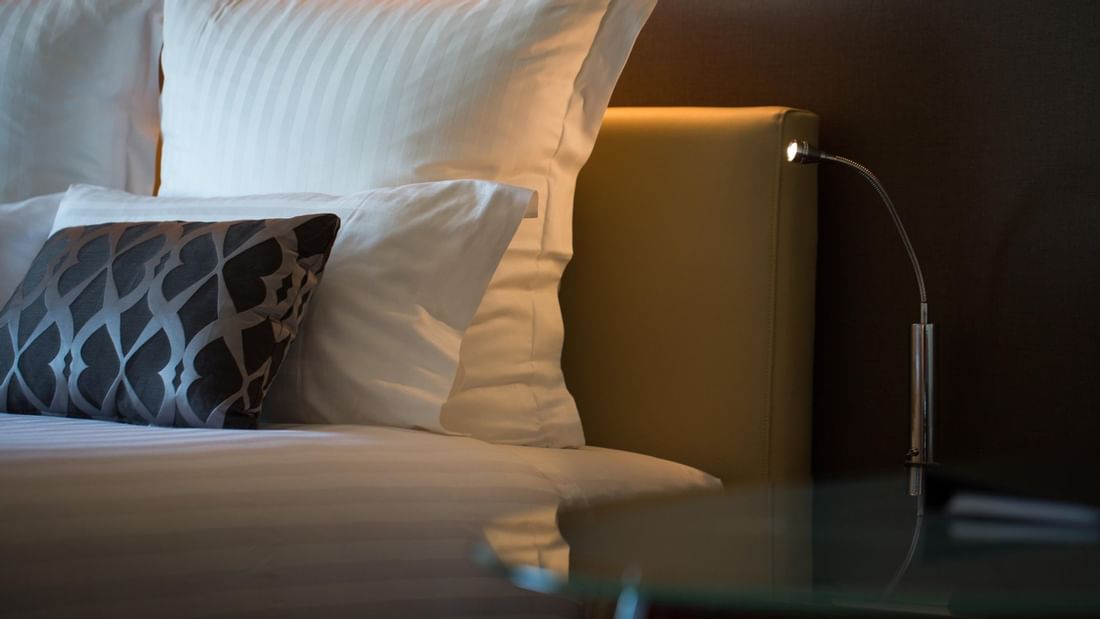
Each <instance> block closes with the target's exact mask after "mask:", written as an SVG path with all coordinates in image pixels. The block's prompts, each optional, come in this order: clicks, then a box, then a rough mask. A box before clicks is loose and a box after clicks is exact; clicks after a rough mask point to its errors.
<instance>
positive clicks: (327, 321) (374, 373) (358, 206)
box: [53, 181, 535, 432]
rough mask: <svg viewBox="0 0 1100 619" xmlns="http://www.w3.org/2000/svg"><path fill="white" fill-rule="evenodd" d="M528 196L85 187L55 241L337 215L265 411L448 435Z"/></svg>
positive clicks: (64, 207)
mask: <svg viewBox="0 0 1100 619" xmlns="http://www.w3.org/2000/svg"><path fill="white" fill-rule="evenodd" d="M534 201H535V196H534V194H533V193H532V192H531V191H530V190H527V189H521V188H518V187H511V186H507V185H500V184H497V183H490V182H485V181H450V182H439V183H424V184H418V185H409V186H404V187H397V188H392V189H378V190H373V191H366V192H362V193H358V194H353V195H350V196H345V197H332V196H325V195H318V194H298V195H266V196H247V197H237V198H205V199H201V198H163V197H162V198H148V197H139V196H133V195H130V194H127V193H124V192H120V191H111V190H107V189H100V188H96V187H88V186H77V187H73V188H72V189H70V190H69V191H68V193H66V194H65V197H64V198H63V199H62V201H61V208H60V209H59V210H58V213H57V218H56V219H55V221H54V226H53V228H54V231H56V230H60V229H61V228H67V227H71V226H79V225H89V224H96V223H107V222H133V221H172V220H181V221H228V220H234V219H266V218H276V217H294V216H298V215H306V214H313V213H335V214H336V215H339V216H340V219H341V229H340V234H339V235H338V236H337V239H336V244H335V245H334V246H333V248H332V254H331V257H330V258H329V261H328V265H327V266H326V267H325V275H324V281H323V282H322V283H321V285H320V286H319V287H318V288H317V292H316V293H315V295H314V297H313V300H312V302H311V306H310V308H309V311H308V312H307V313H306V318H305V321H304V322H303V325H302V330H301V333H300V335H299V337H298V340H297V341H296V342H295V344H294V346H293V348H292V349H291V352H290V355H289V356H288V357H287V360H286V362H285V363H284V365H283V368H282V369H281V370H280V372H279V377H278V378H277V379H276V381H275V382H274V383H273V385H272V389H271V391H270V392H269V395H268V397H267V400H266V401H265V404H264V418H265V419H267V420H269V421H284V422H296V423H377V424H386V425H395V426H402V427H415V428H423V429H428V430H433V431H437V432H442V431H444V429H443V427H442V426H441V424H440V419H439V418H440V407H441V406H442V405H443V402H444V400H445V399H446V397H447V394H448V392H449V390H450V388H451V384H452V383H453V381H454V375H455V369H456V368H457V366H458V351H459V346H460V344H461V341H462V334H463V332H464V331H465V330H466V327H467V325H469V323H470V320H471V319H472V318H473V316H474V312H475V311H476V309H477V306H478V303H479V302H480V300H481V297H482V294H483V293H484V291H485V287H486V286H487V285H488V283H489V279H490V278H491V277H492V274H493V271H494V270H495V269H496V266H497V263H498V262H499V261H500V257H501V255H502V254H503V253H504V249H505V247H507V245H508V242H509V241H510V240H511V238H512V236H513V235H514V234H515V231H516V228H517V226H518V225H519V222H520V220H521V218H523V217H524V215H525V213H526V212H527V211H528V210H533V207H534Z"/></svg>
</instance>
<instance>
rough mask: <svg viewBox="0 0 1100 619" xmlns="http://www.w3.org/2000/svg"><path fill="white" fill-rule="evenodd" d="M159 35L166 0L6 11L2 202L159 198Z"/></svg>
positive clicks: (0, 59)
mask: <svg viewBox="0 0 1100 619" xmlns="http://www.w3.org/2000/svg"><path fill="white" fill-rule="evenodd" d="M160 35H161V0H5V1H4V2H0V202H16V201H19V200H25V199H27V198H30V197H32V196H38V195H42V194H47V193H54V192H59V191H65V189H66V188H68V186H69V185H71V184H73V183H94V184H97V185H105V186H108V187H115V188H119V189H127V190H129V191H132V192H135V193H143V194H150V193H152V191H153V180H154V177H155V167H156V149H157V133H158V131H159V126H158V116H159V114H158V110H157V95H158V89H159V76H158V66H159V65H158V63H157V59H158V58H159V56H160V45H161V41H160Z"/></svg>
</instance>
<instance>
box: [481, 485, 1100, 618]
mask: <svg viewBox="0 0 1100 619" xmlns="http://www.w3.org/2000/svg"><path fill="white" fill-rule="evenodd" d="M989 498H990V497H989V496H985V495H982V494H980V493H978V494H974V493H956V494H955V495H954V498H953V499H952V500H951V501H950V503H945V504H944V505H942V506H940V507H937V508H933V507H931V506H929V507H927V509H924V510H923V511H924V513H923V514H920V515H918V509H917V507H918V504H917V500H916V499H914V498H911V497H909V496H907V494H906V483H905V481H904V480H903V479H901V478H898V479H877V480H866V481H856V482H847V483H823V484H817V485H803V486H757V487H744V488H735V489H730V490H726V491H707V492H694V493H689V494H679V495H669V496H653V497H646V498H640V499H635V500H628V501H620V502H614V503H607V504H602V505H593V506H585V507H561V508H554V507H547V508H543V509H538V510H532V511H529V512H526V513H521V514H514V515H512V516H508V517H505V518H501V519H499V520H497V521H495V522H493V523H491V524H490V525H489V526H487V527H486V528H485V529H484V532H483V533H484V535H483V539H482V540H481V542H480V543H479V544H478V545H477V548H476V551H475V554H476V557H477V559H478V560H479V561H480V562H482V563H483V564H485V565H487V566H490V567H491V568H493V569H496V570H499V571H501V572H502V573H503V574H505V575H507V576H508V577H509V578H510V579H511V580H512V581H513V582H515V583H516V584H518V585H519V586H521V587H524V588H527V589H532V590H536V591H544V592H568V593H573V594H578V595H582V596H591V597H597V598H610V599H615V598H619V599H620V602H622V599H623V598H624V597H625V598H630V599H631V600H634V601H638V600H640V601H642V602H643V603H663V604H672V605H687V606H698V607H717V608H736V609H741V610H814V611H821V610H829V609H832V610H833V611H834V612H844V613H852V612H858V611H861V610H863V611H867V612H903V613H911V614H927V615H940V616H945V615H946V616H952V615H957V616H967V615H971V614H980V615H988V614H999V613H1012V614H1019V613H1029V612H1031V613H1042V614H1043V615H1050V614H1054V613H1071V614H1077V613H1100V521H1097V519H1098V518H1100V510H1095V509H1093V508H1088V507H1083V506H1082V507H1077V508H1076V509H1077V511H1073V508H1071V507H1070V506H1059V505H1058V504H1045V503H1040V502H1028V501H1013V500H1006V501H1001V502H999V503H998V502H997V501H996V500H994V501H993V502H992V503H991V502H990V501H989V500H988V499H989ZM994 498H995V497H994ZM960 499H961V502H960ZM967 501H969V502H967ZM983 501H984V502H983ZM930 505H931V504H930ZM1063 507H1065V509H1062V508H1063ZM960 508H961V509H960Z"/></svg>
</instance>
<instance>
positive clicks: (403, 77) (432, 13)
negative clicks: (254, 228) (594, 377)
mask: <svg viewBox="0 0 1100 619" xmlns="http://www.w3.org/2000/svg"><path fill="white" fill-rule="evenodd" d="M655 3H656V0H449V1H447V2H437V1H426V0H404V1H390V2H363V1H361V0H332V1H329V2H314V1H310V0H281V1H272V0H238V1H233V2H230V1H229V0H167V3H166V5H165V47H164V56H163V61H164V76H165V82H164V93H163V97H162V100H163V111H164V122H163V131H164V151H163V166H162V179H163V184H162V189H161V193H162V194H164V195H229V194H246V193H257V192H271V191H321V192H325V193H333V194H344V193H349V192H353V191H359V190H362V189H364V188H368V187H377V186H388V185H397V184H403V183H409V182H421V181H431V180H441V179H454V178H482V179H490V180H496V181H500V182H505V183H510V184H513V185H518V186H522V187H529V188H532V189H535V190H537V191H538V193H539V195H540V196H541V197H542V202H541V204H540V206H539V217H538V218H537V219H534V220H530V221H525V222H523V223H522V224H521V226H520V230H519V233H518V234H517V235H516V238H515V240H514V241H513V243H512V245H511V246H510V247H509V249H508V252H507V253H506V254H505V257H504V260H503V261H502V263H501V266H500V269H499V271H498V272H497V273H496V275H495V277H494V278H493V281H492V283H491V284H490V286H489V290H488V291H487V292H486V295H485V299H484V301H483V303H482V305H481V308H480V309H479V311H478V313H477V316H476V317H475V319H474V322H473V324H472V325H471V326H470V329H469V331H468V333H467V334H466V338H465V339H464V340H463V342H462V364H461V367H460V369H459V375H458V378H457V379H456V381H455V385H454V390H453V393H452V395H451V397H450V400H449V401H448V403H447V405H446V406H445V408H444V424H445V425H446V427H447V428H449V429H452V430H455V431H458V432H463V433H469V434H473V435H475V436H478V437H480V438H483V439H487V440H492V441H497V442H506V443H517V444H532V445H543V446H558V447H565V446H579V445H581V444H583V442H584V435H583V432H582V430H581V425H580V420H579V418H578V416H577V410H576V405H575V404H574V402H573V398H572V397H571V396H570V394H569V392H568V391H567V390H566V388H565V383H564V380H563V377H562V372H561V346H562V335H563V329H562V320H561V309H560V307H559V305H558V285H559V281H560V278H561V273H562V271H563V269H564V268H565V265H566V263H567V262H568V261H569V258H570V256H571V255H572V251H573V249H572V229H571V226H572V208H573V191H574V185H575V182H576V176H577V173H578V171H579V170H580V168H581V166H582V165H583V164H584V162H585V161H586V160H587V158H588V156H589V154H590V152H591V149H592V145H593V142H594V141H595V138H596V134H597V132H598V130H599V127H600V123H601V121H602V119H603V114H604V112H605V110H606V107H607V102H608V100H609V98H610V96H611V90H612V88H613V86H614V84H615V81H616V80H617V79H618V75H619V73H620V71H621V70H622V67H623V65H624V64H625V62H626V59H627V56H628V54H629V52H630V49H631V47H632V46H633V44H634V40H635V37H636V36H637V34H638V31H639V30H640V29H641V27H642V25H643V24H644V22H645V21H646V19H647V18H648V16H649V14H650V12H651V11H652V9H653V6H654V4H655Z"/></svg>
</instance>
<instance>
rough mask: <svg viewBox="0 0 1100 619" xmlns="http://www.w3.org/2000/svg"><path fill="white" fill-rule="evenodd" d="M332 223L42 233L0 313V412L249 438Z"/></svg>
mask: <svg viewBox="0 0 1100 619" xmlns="http://www.w3.org/2000/svg"><path fill="white" fill-rule="evenodd" d="M339 227H340V220H339V218H338V217H337V216H335V215H315V216H305V217H297V218H294V219H268V220H252V221H235V222H223V223H207V222H188V223H184V222H162V223H155V222H146V223H114V224H103V225H97V226H80V227H74V228H66V229H63V230H60V231H58V232H56V233H55V234H53V235H52V236H51V237H50V238H49V240H47V241H46V244H45V245H44V246H43V247H42V249H41V251H39V252H38V256H37V257H36V258H35V259H34V261H33V262H32V263H31V267H30V270H29V271H28V272H27V275H26V277H24V279H23V282H22V283H21V284H20V285H19V287H18V288H17V289H16V291H15V293H14V294H13V295H12V298H11V299H10V300H9V301H8V303H7V305H6V306H5V307H4V309H3V310H0V409H2V410H5V411H7V412H11V413H44V414H55V415H67V416H70V417H90V418H94V419H103V420H116V421H125V422H130V423H136V424H151V425H163V426H188V427H212V428H220V427H234V428H242V427H253V426H254V425H255V424H256V420H257V417H258V415H259V412H260V406H261V404H262V402H263V399H264V396H265V394H266V393H267V390H268V388H269V387H270V386H271V381H272V379H274V378H275V375H276V372H278V369H279V365H280V364H281V363H282V361H283V358H284V357H285V356H286V353H287V347H288V346H290V344H291V342H293V341H294V338H295V335H296V334H297V333H298V326H299V323H300V321H301V319H302V315H303V312H305V309H306V305H307V303H308V302H309V299H310V296H311V295H312V293H313V291H314V289H315V288H316V286H317V284H318V282H319V281H320V277H321V272H322V270H323V268H324V266H325V262H326V261H327V260H328V255H329V251H330V250H331V248H332V244H333V241H334V240H335V238H336V231H337V230H338V228H339Z"/></svg>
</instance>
